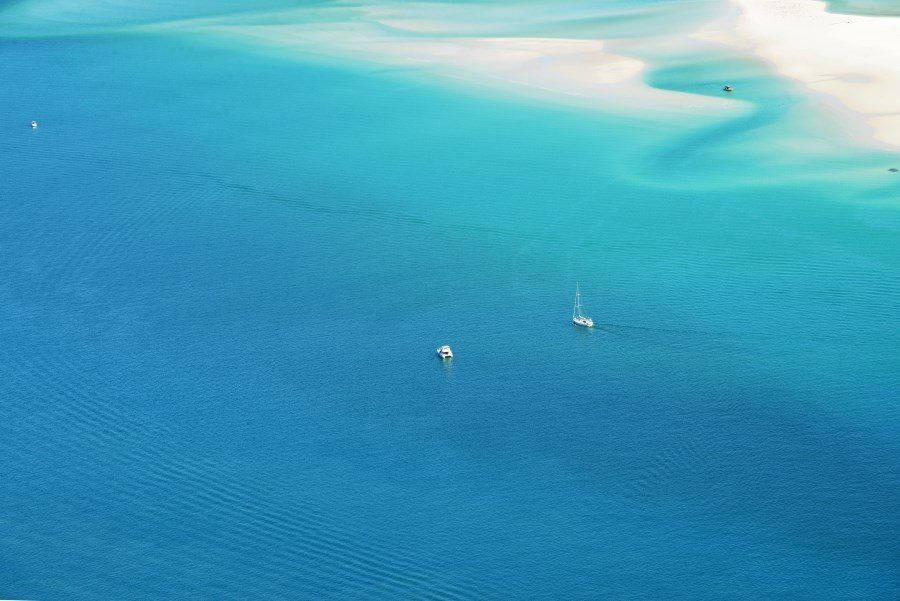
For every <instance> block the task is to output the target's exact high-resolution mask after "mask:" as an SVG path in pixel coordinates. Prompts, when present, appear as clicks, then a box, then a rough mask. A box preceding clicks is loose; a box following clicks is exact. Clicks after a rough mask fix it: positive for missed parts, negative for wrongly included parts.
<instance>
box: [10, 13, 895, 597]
mask: <svg viewBox="0 0 900 601" xmlns="http://www.w3.org/2000/svg"><path fill="white" fill-rule="evenodd" d="M262 4H266V3H259V2H250V1H249V0H246V1H243V2H231V3H224V4H223V3H221V2H211V1H201V2H191V3H186V2H178V3H174V2H172V3H159V4H158V5H156V6H154V7H153V8H152V9H149V8H146V6H145V5H146V3H137V2H117V3H108V2H96V3H92V2H75V1H71V2H70V1H64V0H57V1H44V0H33V1H26V2H5V3H0V82H2V85H0V375H2V377H0V410H2V419H0V438H2V441H3V447H2V453H0V482H2V495H0V597H2V598H8V599H33V600H36V601H49V600H54V599H66V600H82V599H83V600H88V599H90V600H95V599H236V598H253V599H342V600H343V599H406V598H410V599H620V600H621V599H675V598H680V599H816V600H821V599H866V600H879V599H885V600H887V599H897V598H898V596H900V545H898V540H900V495H898V490H900V427H898V424H900V372H898V358H900V322H898V313H900V174H897V173H891V172H889V171H888V169H889V168H891V167H896V168H900V156H898V154H897V153H891V152H889V151H883V150H878V149H872V148H868V147H866V145H865V144H862V143H859V142H857V141H854V139H853V138H852V137H851V136H848V135H846V134H847V132H846V131H844V129H843V126H842V125H841V122H840V121H839V120H838V119H837V118H834V117H833V115H832V113H830V112H829V111H830V110H831V109H830V108H829V107H825V106H822V105H819V104H817V101H816V100H815V99H813V98H811V97H809V96H807V95H806V94H805V93H804V92H803V91H802V90H801V89H799V88H798V87H797V86H796V85H795V84H793V83H790V82H786V81H784V80H781V79H779V78H778V77H776V75H775V74H774V73H773V71H772V69H771V67H769V66H768V65H766V64H765V63H763V62H762V61H756V60H755V59H752V58H751V57H748V56H746V55H741V54H737V53H736V52H733V51H731V50H729V49H727V48H724V47H723V48H721V49H720V50H719V51H718V52H705V51H704V52H701V51H685V52H683V53H680V54H666V56H665V57H658V58H657V59H656V62H654V63H653V64H652V65H651V67H650V70H649V71H648V73H647V74H646V78H645V79H646V81H647V82H648V83H649V84H650V85H652V86H655V87H658V88H662V89H666V90H675V91H681V92H688V93H691V94H700V95H710V96H711V95H717V94H718V93H719V92H718V91H719V89H720V87H721V85H720V84H721V82H722V81H723V80H725V79H727V80H728V81H730V82H732V83H733V84H734V85H735V86H736V89H737V90H738V91H739V92H741V93H742V97H741V99H742V100H743V101H747V103H748V107H749V108H748V110H746V111H743V112H740V114H735V115H734V116H731V117H728V118H722V117H718V118H716V119H713V118H711V117H708V116H705V115H695V116H689V117H685V116H684V115H681V116H678V117H675V116H672V117H670V118H669V119H668V120H665V119H662V118H659V117H655V118H654V119H648V118H646V117H645V116H643V115H641V114H639V113H635V114H633V115H623V114H622V113H621V112H619V113H615V114H613V113H609V112H606V111H604V110H603V107H602V106H598V107H596V110H589V109H587V108H583V107H572V106H566V105H565V104H562V103H554V102H552V101H550V100H546V99H534V98H531V99H528V98H525V97H522V96H517V95H516V94H513V93H509V94H505V93H503V91H502V90H501V89H498V88H492V89H480V88H477V87H474V86H470V85H467V84H465V83H463V82H455V81H454V80H452V79H440V77H439V76H437V75H434V74H430V73H429V72H427V71H424V72H423V71H422V70H417V69H398V68H393V67H390V66H383V67H382V66H378V65H376V64H373V63H370V62H359V63H354V62H353V61H348V60H345V59H341V60H337V59H333V58H329V57H328V56H322V55H315V54H314V53H309V52H307V51H306V50H298V49H291V48H274V47H264V46H262V45H258V44H255V43H254V42H251V41H248V40H245V39H239V38H237V37H234V36H226V35H217V34H215V33H203V34H200V33H196V32H194V31H190V30H181V29H178V28H167V27H157V28H155V29H154V28H153V27H149V28H148V27H145V25H146V24H148V23H150V24H153V23H160V22H163V21H166V22H168V21H171V20H175V19H179V20H183V19H189V18H195V17H204V18H206V17H208V16H209V15H211V14H217V13H224V12H228V13H229V14H230V16H229V17H228V18H229V19H232V20H234V21H236V22H240V20H241V19H248V20H253V19H258V18H259V17H258V15H256V16H254V13H253V12H251V11H260V10H263V8H264V7H263V6H262ZM299 4H300V3H296V2H293V3H292V2H287V1H285V2H269V3H267V5H266V7H265V8H266V9H268V8H271V9H272V10H283V9H284V8H285V7H292V6H293V7H296V6H298V5H299ZM330 4H331V3H313V2H309V3H306V4H305V5H306V6H309V7H319V6H321V5H330ZM459 4H463V3H459ZM499 4H501V3H492V4H490V5H487V8H496V7H497V5H499ZM502 4H503V9H504V10H510V9H511V8H512V9H513V10H515V9H516V7H517V5H516V4H515V3H511V2H505V3H502ZM520 4H521V10H522V11H527V12H528V13H529V15H542V16H541V18H546V19H548V21H547V22H552V23H553V25H552V28H555V29H554V31H556V32H560V31H563V30H566V29H568V30H569V31H577V32H580V33H579V35H584V34H585V32H588V31H591V30H592V29H593V28H599V29H600V30H602V29H603V28H605V27H606V28H609V27H612V28H613V29H616V28H618V30H619V31H625V30H627V33H625V34H622V35H628V36H632V37H636V38H639V37H640V35H641V28H642V27H643V28H646V29H647V30H648V31H649V30H650V29H654V28H656V27H657V26H658V24H659V23H660V22H661V21H660V20H661V19H665V18H668V17H666V15H673V16H672V17H671V18H673V19H675V18H679V17H678V15H680V14H681V13H679V9H680V7H679V6H678V5H677V4H673V3H671V2H624V1H622V2H617V3H611V4H614V5H615V6H613V8H610V9H609V10H614V11H615V14H616V15H617V16H615V17H613V16H610V15H604V14H598V13H597V11H593V12H592V11H586V10H583V9H584V7H585V6H588V5H589V3H584V2H582V3H569V4H568V5H566V6H567V7H568V12H566V10H567V8H566V7H563V6H560V5H559V3H538V2H521V3H520ZM683 4H684V7H685V11H687V12H685V13H684V15H686V16H684V19H685V20H686V21H685V22H687V21H690V20H692V19H698V18H700V16H701V15H702V13H703V10H701V8H702V7H699V8H698V6H697V5H696V3H683ZM701 4H703V3H701ZM716 4H717V3H715V2H707V3H706V5H707V6H713V5H716ZM301 6H303V5H301ZM452 8H453V9H454V10H457V11H458V10H460V9H461V7H460V6H454V7H452ZM462 8H465V10H470V11H472V13H471V18H472V20H473V22H477V21H478V19H479V14H480V13H479V11H481V10H487V9H486V8H485V3H474V2H471V3H465V6H464V7H462ZM604 10H605V9H604ZM832 10H834V8H832ZM554 11H563V12H565V15H564V18H562V17H561V18H560V19H551V16H553V15H558V14H559V13H558V12H557V13H555V12H554ZM504 14H505V13H504ZM292 18H294V19H302V18H303V12H302V11H301V12H300V13H299V16H298V15H297V14H294V16H293V17H292ZM529 23H531V25H529V31H533V30H534V25H533V21H529ZM505 26H506V27H509V23H506V24H505ZM547 27H548V28H549V27H550V26H547ZM32 119H37V120H38V121H39V122H40V125H39V127H38V128H37V129H36V130H32V129H31V128H30V127H29V125H28V124H29V122H30V121H31V120H32ZM576 282H580V284H581V289H582V292H583V293H584V302H585V305H586V308H587V310H588V312H589V313H590V314H591V315H592V316H593V318H594V319H595V321H596V322H597V324H598V327H596V328H595V329H594V330H593V331H585V330H579V329H575V328H574V327H573V326H572V324H571V321H570V311H571V303H572V300H573V293H574V289H575V284H576ZM440 344H450V345H452V347H453V350H454V352H455V354H456V356H455V358H454V359H453V360H452V362H446V363H441V362H440V361H439V360H437V358H436V357H435V355H434V349H435V348H436V347H437V346H439V345H440Z"/></svg>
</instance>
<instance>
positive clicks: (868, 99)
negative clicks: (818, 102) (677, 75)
mask: <svg viewBox="0 0 900 601" xmlns="http://www.w3.org/2000/svg"><path fill="white" fill-rule="evenodd" d="M732 1H733V2H734V3H735V5H736V6H738V7H739V9H740V11H741V12H740V15H739V16H738V19H737V23H736V32H737V35H739V36H741V37H742V38H744V39H745V40H746V41H748V42H749V44H750V46H751V48H752V49H753V50H754V51H755V52H756V53H758V54H759V56H761V57H763V58H765V59H766V60H768V61H770V62H771V63H772V64H773V65H774V66H775V68H776V69H777V70H778V72H779V73H781V74H782V75H784V76H787V77H790V78H792V79H795V80H797V81H800V82H802V83H803V85H805V86H806V87H807V88H809V89H810V90H812V91H814V92H816V93H819V94H822V95H824V96H826V97H828V98H830V99H833V100H836V101H837V102H839V103H840V104H841V105H842V106H843V107H846V108H847V109H848V111H849V112H850V113H852V115H851V118H856V119H859V120H861V121H862V122H863V123H865V125H866V126H867V127H868V129H869V130H870V133H871V135H872V137H873V138H874V139H875V140H877V141H879V142H881V143H883V144H884V145H887V146H889V147H893V148H900V100H898V99H900V43H898V40H900V18H898V17H884V16H881V17H872V16H860V15H847V14H839V13H830V12H828V11H827V8H828V7H827V4H826V3H825V2H821V1H819V0H732Z"/></svg>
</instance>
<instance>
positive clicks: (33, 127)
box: [31, 121, 37, 129]
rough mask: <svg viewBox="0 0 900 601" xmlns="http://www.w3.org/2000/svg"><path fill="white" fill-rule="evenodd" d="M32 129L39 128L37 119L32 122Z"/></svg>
mask: <svg viewBox="0 0 900 601" xmlns="http://www.w3.org/2000/svg"><path fill="white" fill-rule="evenodd" d="M31 129H37V121H32V122H31Z"/></svg>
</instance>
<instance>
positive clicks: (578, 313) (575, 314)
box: [572, 284, 594, 328]
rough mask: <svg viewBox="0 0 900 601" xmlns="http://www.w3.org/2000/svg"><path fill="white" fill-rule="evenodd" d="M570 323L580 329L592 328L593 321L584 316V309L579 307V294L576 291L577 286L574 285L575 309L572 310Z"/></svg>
mask: <svg viewBox="0 0 900 601" xmlns="http://www.w3.org/2000/svg"><path fill="white" fill-rule="evenodd" d="M572 323H574V324H575V325H576V326H581V327H582V328H593V327H594V320H593V319H591V318H590V317H588V316H587V315H585V314H584V307H582V306H581V292H580V291H579V290H578V284H575V308H574V309H572Z"/></svg>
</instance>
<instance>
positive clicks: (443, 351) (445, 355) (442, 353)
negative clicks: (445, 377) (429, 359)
mask: <svg viewBox="0 0 900 601" xmlns="http://www.w3.org/2000/svg"><path fill="white" fill-rule="evenodd" d="M437 354H438V357H440V358H441V359H452V358H453V351H451V350H450V347H449V346H447V345H446V344H445V345H444V346H442V347H439V348H438V350H437Z"/></svg>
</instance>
